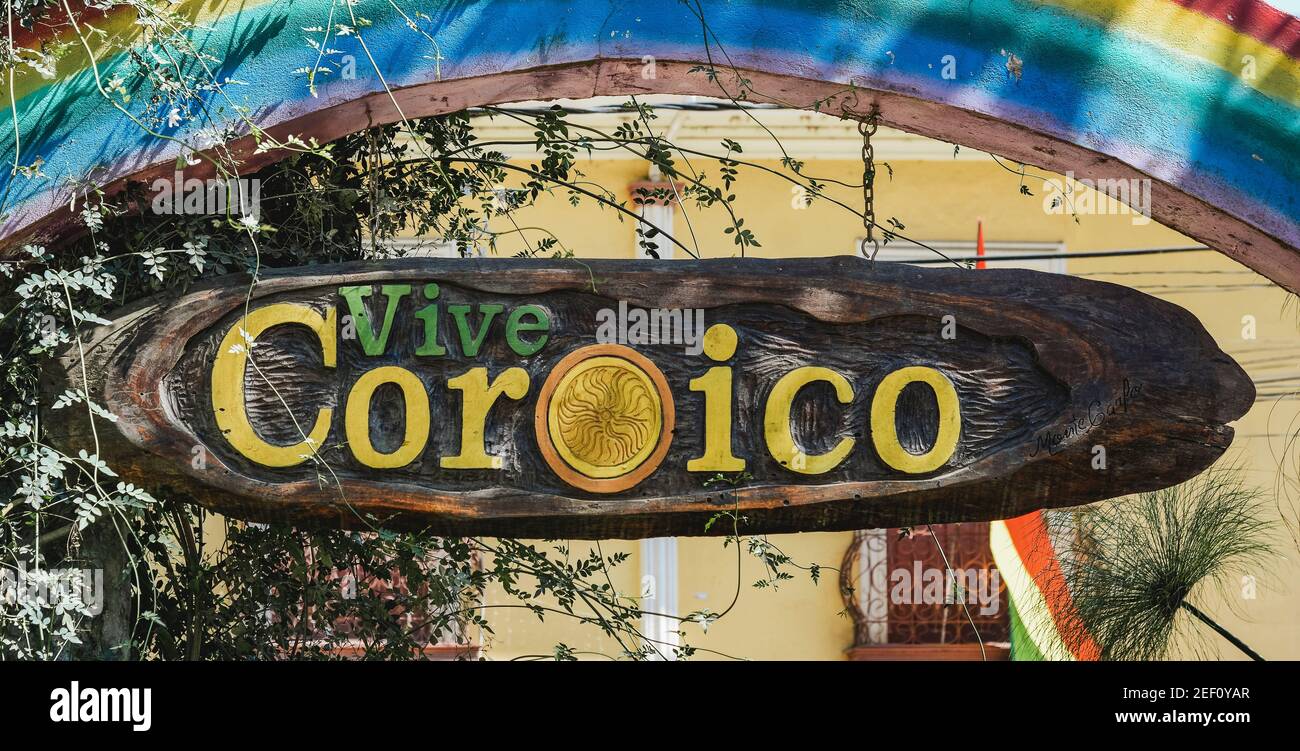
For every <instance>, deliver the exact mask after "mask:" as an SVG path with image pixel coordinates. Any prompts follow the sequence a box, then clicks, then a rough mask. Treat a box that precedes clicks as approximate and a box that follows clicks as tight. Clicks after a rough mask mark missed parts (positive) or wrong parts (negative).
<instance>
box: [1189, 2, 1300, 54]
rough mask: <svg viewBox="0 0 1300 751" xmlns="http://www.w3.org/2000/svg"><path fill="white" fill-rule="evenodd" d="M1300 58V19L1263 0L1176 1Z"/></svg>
mask: <svg viewBox="0 0 1300 751" xmlns="http://www.w3.org/2000/svg"><path fill="white" fill-rule="evenodd" d="M1172 2H1175V3H1177V4H1178V5H1181V6H1183V7H1184V8H1187V9H1188V10H1190V11H1193V12H1195V13H1199V14H1201V15H1203V16H1206V17H1208V18H1213V19H1215V20H1218V21H1222V22H1223V23H1225V24H1227V25H1229V26H1231V27H1232V28H1234V29H1236V30H1237V31H1238V32H1240V33H1242V34H1245V35H1247V36H1250V37H1254V38H1255V39H1258V40H1259V41H1261V42H1263V43H1264V44H1267V45H1269V46H1270V47H1276V48H1277V49H1279V50H1281V51H1283V52H1285V53H1286V54H1288V55H1290V56H1291V57H1292V58H1296V59H1300V19H1297V18H1296V17H1295V16H1293V15H1291V14H1289V13H1286V12H1284V11H1280V10H1278V9H1277V8H1274V7H1273V6H1271V5H1268V4H1267V3H1263V2H1260V1H1259V0H1172Z"/></svg>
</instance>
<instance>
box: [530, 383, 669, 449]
mask: <svg viewBox="0 0 1300 751" xmlns="http://www.w3.org/2000/svg"><path fill="white" fill-rule="evenodd" d="M621 362H626V361H621ZM562 386H563V391H560V390H557V392H556V394H555V397H554V401H553V402H552V403H553V405H554V409H555V410H556V422H557V424H558V426H559V435H558V436H557V437H558V438H559V439H560V440H561V441H562V442H563V443H564V445H565V446H566V447H567V448H568V450H569V452H570V453H571V454H572V455H573V456H574V457H576V458H578V459H581V460H582V461H584V462H587V463H588V464H592V465H595V466H598V467H617V466H619V465H621V464H623V463H624V462H627V461H628V460H629V459H631V458H633V457H634V456H636V455H637V454H638V453H640V452H641V451H642V450H643V449H644V448H645V447H646V446H647V445H648V444H650V443H651V442H653V441H654V440H655V439H657V438H658V437H659V436H658V433H659V399H658V395H657V394H656V393H655V391H654V387H653V385H652V384H651V383H650V379H649V378H647V377H646V376H645V374H643V373H640V372H638V371H636V370H634V368H633V367H631V364H630V363H628V364H627V365H626V366H625V365H619V364H613V365H610V364H605V365H599V366H596V367H591V368H586V369H584V370H583V371H582V372H580V373H578V374H576V375H575V376H574V377H573V378H572V379H570V380H568V381H567V382H566V383H564V384H562Z"/></svg>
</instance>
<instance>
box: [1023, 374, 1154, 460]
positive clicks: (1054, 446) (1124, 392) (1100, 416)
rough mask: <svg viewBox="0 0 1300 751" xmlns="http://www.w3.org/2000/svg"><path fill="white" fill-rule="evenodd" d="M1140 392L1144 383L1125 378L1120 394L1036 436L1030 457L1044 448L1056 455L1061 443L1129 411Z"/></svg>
mask: <svg viewBox="0 0 1300 751" xmlns="http://www.w3.org/2000/svg"><path fill="white" fill-rule="evenodd" d="M1140 393H1142V384H1133V383H1129V380H1128V379H1127V378H1125V379H1124V382H1123V383H1122V384H1121V386H1120V391H1119V396H1116V397H1115V398H1114V399H1111V400H1110V401H1107V402H1103V401H1102V400H1100V399H1098V400H1096V401H1094V402H1093V403H1091V404H1089V405H1088V410H1087V414H1086V415H1082V416H1075V415H1073V414H1072V415H1071V416H1070V421H1069V422H1068V423H1066V424H1065V427H1064V428H1060V429H1056V428H1049V429H1048V430H1044V431H1042V432H1041V433H1039V434H1038V435H1036V436H1034V448H1033V450H1032V451H1030V452H1029V458H1030V459H1032V458H1034V457H1036V456H1038V454H1039V452H1041V451H1044V450H1045V451H1047V453H1048V454H1050V455H1055V454H1056V452H1057V451H1059V450H1060V448H1061V444H1063V443H1065V442H1066V441H1068V440H1070V439H1072V438H1074V437H1075V436H1080V435H1083V434H1084V433H1086V432H1088V431H1089V430H1092V429H1093V428H1096V427H1098V426H1100V425H1101V424H1102V423H1104V422H1106V418H1107V417H1110V416H1111V415H1113V414H1115V413H1117V412H1125V413H1127V412H1128V408H1129V403H1130V402H1131V401H1132V400H1133V399H1134V398H1135V397H1137V396H1138V394H1140Z"/></svg>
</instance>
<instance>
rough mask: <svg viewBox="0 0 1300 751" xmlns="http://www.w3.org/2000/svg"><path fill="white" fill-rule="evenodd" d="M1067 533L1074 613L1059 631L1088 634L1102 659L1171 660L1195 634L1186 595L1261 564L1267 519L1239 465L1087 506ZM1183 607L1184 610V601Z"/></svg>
mask: <svg viewBox="0 0 1300 751" xmlns="http://www.w3.org/2000/svg"><path fill="white" fill-rule="evenodd" d="M1072 522H1074V523H1076V524H1077V529H1076V530H1075V531H1074V532H1073V533H1070V532H1068V531H1066V533H1065V535H1064V536H1066V537H1067V538H1068V539H1069V540H1070V542H1069V543H1068V544H1067V545H1066V546H1065V549H1066V550H1065V554H1064V555H1063V556H1062V560H1063V565H1062V569H1063V577H1062V582H1061V583H1060V584H1061V585H1063V586H1066V587H1068V589H1069V593H1070V595H1071V596H1072V598H1073V600H1074V604H1075V610H1076V611H1077V616H1076V617H1075V618H1073V619H1071V622H1069V623H1068V624H1067V625H1066V627H1065V628H1064V629H1063V631H1064V633H1063V634H1062V635H1063V636H1064V637H1065V638H1066V640H1067V642H1070V641H1072V640H1073V641H1074V642H1075V643H1076V644H1077V643H1078V641H1079V640H1081V639H1083V638H1085V637H1090V638H1091V639H1092V640H1093V641H1094V642H1095V643H1096V645H1097V647H1098V648H1099V649H1100V651H1101V656H1102V659H1108V660H1155V659H1160V658H1163V657H1166V656H1168V654H1169V653H1170V651H1171V650H1172V649H1173V648H1174V646H1175V644H1176V643H1177V642H1179V641H1181V637H1186V636H1192V635H1193V633H1192V630H1191V629H1190V628H1189V627H1190V626H1192V625H1193V624H1192V623H1191V622H1190V621H1189V619H1191V618H1197V617H1199V616H1197V615H1196V613H1198V612H1199V611H1198V610H1196V609H1195V606H1192V604H1191V600H1192V599H1201V598H1204V596H1205V594H1206V590H1207V589H1209V590H1211V591H1213V590H1214V589H1215V588H1217V589H1218V591H1219V593H1220V595H1222V597H1221V599H1223V600H1224V601H1226V602H1229V603H1231V602H1232V601H1233V597H1234V596H1233V594H1231V593H1230V592H1229V584H1230V583H1234V582H1239V581H1240V577H1242V576H1258V575H1259V573H1260V572H1262V571H1264V570H1266V566H1265V564H1266V562H1267V560H1268V558H1269V556H1270V554H1271V549H1272V548H1271V540H1270V537H1269V534H1270V533H1269V528H1270V527H1269V524H1268V522H1267V521H1266V516H1265V509H1264V504H1263V502H1262V500H1261V496H1260V493H1259V491H1258V490H1256V489H1254V488H1251V487H1249V486H1247V485H1246V484H1245V483H1244V481H1243V477H1242V474H1241V473H1240V471H1237V470H1234V469H1231V468H1228V469H1224V468H1215V469H1211V470H1209V471H1207V472H1205V473H1204V474H1202V475H1200V476H1199V477H1196V478H1194V479H1192V480H1189V481H1188V482H1185V483H1183V484H1181V485H1176V486H1174V487H1170V488H1165V489H1163V490H1157V491H1153V492H1150V493H1142V494H1140V495H1138V496H1137V497H1136V498H1126V499H1122V500H1118V501H1110V502H1106V503H1103V504H1098V505H1096V506H1093V507H1090V508H1089V509H1087V510H1086V511H1084V512H1082V513H1080V514H1078V515H1076V516H1074V517H1073V519H1072ZM1189 606H1190V607H1189Z"/></svg>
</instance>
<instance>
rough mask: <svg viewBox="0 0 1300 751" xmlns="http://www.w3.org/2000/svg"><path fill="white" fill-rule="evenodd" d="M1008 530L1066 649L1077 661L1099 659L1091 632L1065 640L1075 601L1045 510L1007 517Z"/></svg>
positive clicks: (1098, 651) (1072, 616) (1098, 652)
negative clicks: (1077, 637)
mask: <svg viewBox="0 0 1300 751" xmlns="http://www.w3.org/2000/svg"><path fill="white" fill-rule="evenodd" d="M1004 523H1005V524H1006V525H1007V532H1008V533H1010V535H1011V541H1012V543H1014V544H1015V546H1016V552H1018V553H1019V554H1020V560H1021V561H1022V562H1023V563H1024V566H1025V570H1026V571H1028V572H1029V575H1030V576H1031V577H1032V578H1033V580H1034V582H1035V583H1036V584H1037V585H1038V589H1039V591H1040V592H1041V593H1042V595H1043V600H1044V601H1045V602H1046V603H1047V607H1048V609H1049V610H1051V612H1052V620H1053V621H1054V622H1055V623H1056V630H1057V632H1058V633H1060V634H1061V635H1062V641H1064V643H1065V646H1066V648H1068V649H1069V650H1070V652H1071V653H1072V654H1073V655H1074V657H1075V659H1078V660H1096V659H1098V658H1099V657H1100V656H1101V650H1100V649H1098V648H1097V645H1096V643H1095V642H1093V640H1092V636H1091V635H1084V637H1083V639H1082V641H1081V642H1080V643H1078V644H1074V643H1072V642H1073V641H1075V640H1070V639H1065V634H1066V633H1067V625H1068V624H1069V623H1070V622H1071V621H1072V620H1074V614H1075V611H1074V600H1073V598H1071V597H1070V591H1069V589H1067V588H1066V586H1065V576H1064V574H1063V573H1062V572H1061V565H1060V562H1059V561H1057V558H1056V549H1055V548H1053V547H1052V542H1051V539H1050V538H1049V537H1048V535H1047V524H1046V521H1045V520H1044V518H1043V512H1041V511H1035V512H1033V513H1030V514H1025V515H1024V516H1020V517H1016V518H1015V519H1007V520H1006V521H1005V522H1004Z"/></svg>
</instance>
